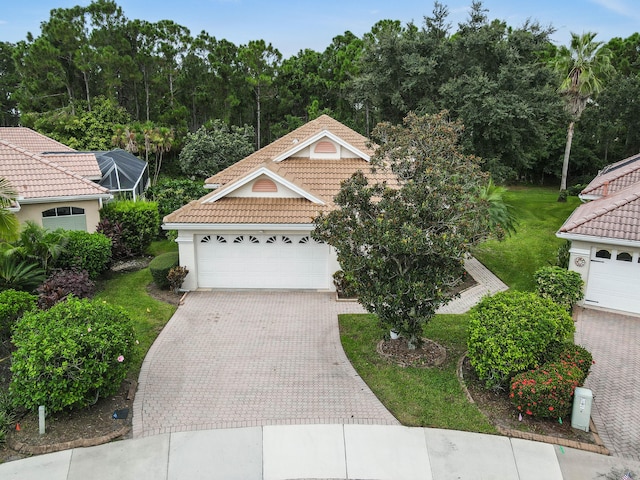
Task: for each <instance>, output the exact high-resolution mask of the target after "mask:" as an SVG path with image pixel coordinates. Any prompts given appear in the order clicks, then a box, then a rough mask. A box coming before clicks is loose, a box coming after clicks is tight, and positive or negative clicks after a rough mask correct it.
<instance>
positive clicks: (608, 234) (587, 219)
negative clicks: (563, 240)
mask: <svg viewBox="0 0 640 480" xmlns="http://www.w3.org/2000/svg"><path fill="white" fill-rule="evenodd" d="M560 233H566V234H572V235H587V236H594V237H603V238H611V239H618V240H631V241H640V183H636V184H634V185H631V186H630V187H628V188H626V189H624V190H621V191H619V192H617V193H615V194H612V195H609V196H606V197H602V198H599V199H597V200H592V201H590V202H587V203H583V204H582V205H580V206H579V207H578V208H576V210H575V211H574V212H573V213H572V214H571V216H570V217H569V218H568V219H567V221H566V222H565V223H564V225H562V227H561V228H560Z"/></svg>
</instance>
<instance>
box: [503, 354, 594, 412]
mask: <svg viewBox="0 0 640 480" xmlns="http://www.w3.org/2000/svg"><path fill="white" fill-rule="evenodd" d="M583 380H584V377H583V375H582V371H581V370H580V369H579V368H578V367H576V366H574V365H570V364H567V363H560V362H559V363H547V364H545V365H543V366H541V367H540V368H536V369H535V370H529V371H527V372H523V373H519V374H518V375H516V376H514V377H513V378H512V379H511V391H510V392H509V399H510V400H511V403H512V404H513V405H514V406H515V407H516V409H518V411H520V412H522V413H524V414H525V415H532V416H535V417H540V418H558V417H564V416H566V415H568V414H569V412H570V411H571V405H572V397H573V392H574V390H575V389H576V387H578V386H579V385H582V382H583Z"/></svg>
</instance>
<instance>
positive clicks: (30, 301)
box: [0, 289, 38, 342]
mask: <svg viewBox="0 0 640 480" xmlns="http://www.w3.org/2000/svg"><path fill="white" fill-rule="evenodd" d="M37 298H38V297H36V296H35V295H32V294H30V293H27V292H21V291H17V290H13V289H9V290H3V291H2V292H0V342H4V341H5V340H9V338H11V329H12V328H13V325H14V324H15V322H16V321H17V320H18V319H19V318H20V317H21V316H22V315H23V314H24V313H25V312H28V311H30V310H33V309H34V308H35V307H36V301H37Z"/></svg>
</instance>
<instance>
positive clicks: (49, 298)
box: [37, 270, 96, 310]
mask: <svg viewBox="0 0 640 480" xmlns="http://www.w3.org/2000/svg"><path fill="white" fill-rule="evenodd" d="M95 291H96V285H95V283H93V282H92V281H91V280H90V279H89V273H88V272H87V271H86V270H55V271H54V272H53V274H51V275H50V276H49V278H47V280H46V281H45V282H44V283H43V284H42V285H40V286H39V287H38V289H37V292H38V307H40V308H42V309H43V310H46V309H47V308H51V307H53V306H54V305H55V304H56V303H58V302H60V301H62V300H64V299H65V298H67V297H68V296H69V295H73V296H74V297H76V298H90V297H92V296H93V294H94V293H95Z"/></svg>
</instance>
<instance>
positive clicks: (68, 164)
mask: <svg viewBox="0 0 640 480" xmlns="http://www.w3.org/2000/svg"><path fill="white" fill-rule="evenodd" d="M42 156H43V157H44V158H46V159H47V160H51V161H52V162H54V163H57V164H58V165H60V166H61V167H64V168H66V169H67V170H70V171H72V172H75V173H77V174H78V175H81V176H83V177H86V178H89V179H92V180H93V179H96V180H99V179H101V178H102V172H101V171H100V167H99V166H98V160H97V159H96V155H95V154H94V153H88V152H69V153H47V154H44V155H42Z"/></svg>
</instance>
